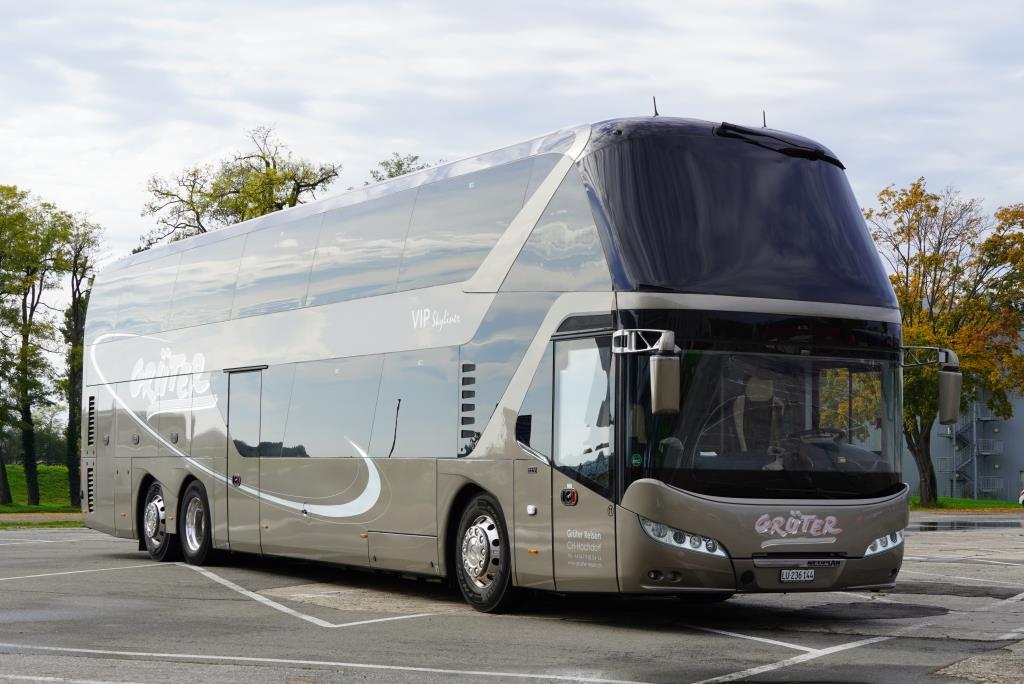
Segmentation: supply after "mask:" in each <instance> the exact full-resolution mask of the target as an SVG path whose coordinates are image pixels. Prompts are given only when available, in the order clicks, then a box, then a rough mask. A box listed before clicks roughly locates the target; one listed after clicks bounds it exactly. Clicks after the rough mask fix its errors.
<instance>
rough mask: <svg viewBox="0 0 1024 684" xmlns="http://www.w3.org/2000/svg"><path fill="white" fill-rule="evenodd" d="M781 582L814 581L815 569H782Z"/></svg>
mask: <svg viewBox="0 0 1024 684" xmlns="http://www.w3.org/2000/svg"><path fill="white" fill-rule="evenodd" d="M781 573H782V574H781V575H780V577H779V581H781V582H813V581H814V570H782V571H781Z"/></svg>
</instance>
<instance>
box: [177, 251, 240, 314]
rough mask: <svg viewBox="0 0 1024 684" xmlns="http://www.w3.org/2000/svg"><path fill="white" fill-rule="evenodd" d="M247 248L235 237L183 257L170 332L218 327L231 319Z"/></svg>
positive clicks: (184, 254)
mask: <svg viewBox="0 0 1024 684" xmlns="http://www.w3.org/2000/svg"><path fill="white" fill-rule="evenodd" d="M244 244H245V238H244V237H233V238H229V239H227V240H223V241H221V242H215V243H213V244H210V245H201V246H199V247H195V248H193V249H190V250H188V251H187V252H183V253H182V255H181V267H180V268H179V269H178V280H177V281H176V282H175V283H174V296H173V297H172V299H171V315H170V317H169V319H168V324H167V327H168V328H171V329H174V328H184V327H186V326H190V325H199V324H201V323H216V322H218V321H226V320H227V319H228V318H230V317H231V302H232V300H233V299H234V295H235V281H236V279H237V278H238V262H239V260H240V259H241V257H242V246H243V245H244Z"/></svg>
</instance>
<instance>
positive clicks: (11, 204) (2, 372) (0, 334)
mask: <svg viewBox="0 0 1024 684" xmlns="http://www.w3.org/2000/svg"><path fill="white" fill-rule="evenodd" d="M27 201H28V193H26V192H22V191H20V190H18V189H17V188H16V187H14V186H10V185H0V245H5V246H6V245H11V244H13V242H14V238H15V236H16V235H19V234H20V232H21V231H23V230H25V225H26V224H27V223H28V221H29V216H28V211H27ZM16 291H17V273H16V270H15V260H14V254H13V252H12V250H9V249H0V430H2V431H4V432H5V433H6V432H7V431H8V429H9V427H10V426H12V425H13V423H14V417H13V416H14V401H13V399H14V396H13V390H14V382H13V380H12V378H13V377H14V370H15V367H16V365H17V363H16V360H17V353H16V348H15V343H16V340H17V336H16V335H15V324H16V321H17V307H16V306H15V299H16V298H15V292H16ZM7 444H8V442H7V441H6V440H4V450H3V451H4V453H0V504H6V503H11V487H10V483H9V482H8V480H7V468H6V465H5V463H6V458H7V456H8V455H9V454H8V453H7V452H8V449H7V448H6V445H7Z"/></svg>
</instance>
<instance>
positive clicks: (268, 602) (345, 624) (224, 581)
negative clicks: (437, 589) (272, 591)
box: [184, 565, 437, 629]
mask: <svg viewBox="0 0 1024 684" xmlns="http://www.w3.org/2000/svg"><path fill="white" fill-rule="evenodd" d="M184 567H186V568H190V569H192V570H195V571H196V572H198V573H199V574H200V575H203V576H204V577H206V578H208V579H211V580H213V581H214V582H217V583H218V584H221V585H223V586H225V587H227V588H228V589H231V590H232V591H236V592H238V593H239V594H241V595H242V596H245V597H247V598H251V599H252V600H253V601H258V602H259V603H262V604H263V605H265V606H267V607H268V608H273V609H274V610H279V611H281V612H282V613H287V614H288V615H291V616H292V617H297V618H299V619H300V620H305V621H306V622H311V623H312V624H314V625H316V626H317V627H326V628H327V629H338V628H339V627H356V626H358V625H369V624H372V623H375V622H391V621H393V620H409V619H411V618H420V617H429V616H431V615H437V613H414V614H412V615H395V616H393V617H386V618H374V619H372V620H358V621H356V622H341V623H337V624H336V623H333V622H327V620H321V619H320V618H318V617H313V616H312V615H306V614H305V613H300V612H299V611H297V610H295V609H294V608H289V607H288V606H286V605H284V604H281V603H278V602H277V601H274V600H271V599H269V598H267V597H266V596H263V595H261V594H257V593H256V592H254V591H249V590H248V589H246V588H245V587H240V586H239V585H237V584H235V583H234V582H232V581H231V580H227V579H224V578H223V577H221V576H220V575H216V574H214V573H212V572H210V571H209V570H207V569H206V568H201V567H199V566H196V565H185V566H184Z"/></svg>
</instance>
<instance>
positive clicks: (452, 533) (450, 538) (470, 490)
mask: <svg viewBox="0 0 1024 684" xmlns="http://www.w3.org/2000/svg"><path fill="white" fill-rule="evenodd" d="M479 494H491V493H490V492H488V491H487V490H486V489H484V488H483V487H481V486H480V485H478V484H476V483H475V482H467V483H466V484H464V485H462V487H461V488H460V489H459V491H458V492H456V494H455V496H454V497H452V500H451V505H450V506H449V507H448V510H447V511H446V512H445V523H444V526H443V527H442V528H441V530H439V531H440V532H441V533H442V534H443V535H444V536H443V537H442V538H441V543H442V547H441V548H442V550H443V551H444V554H443V556H442V558H441V562H442V566H441V570H442V572H443V573H444V574H445V575H446V576H447V577H448V580H449V581H450V582H452V581H454V577H455V575H454V573H453V572H451V570H452V569H453V568H454V566H453V565H452V563H453V561H454V558H455V545H456V542H457V539H456V538H457V537H458V533H459V520H460V519H461V518H462V512H463V511H464V510H466V506H467V504H469V502H470V501H472V500H473V498H474V497H476V496H477V495H479ZM492 496H493V494H492Z"/></svg>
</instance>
